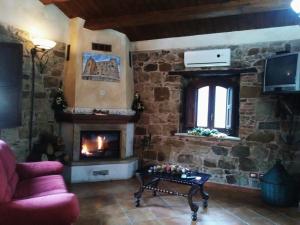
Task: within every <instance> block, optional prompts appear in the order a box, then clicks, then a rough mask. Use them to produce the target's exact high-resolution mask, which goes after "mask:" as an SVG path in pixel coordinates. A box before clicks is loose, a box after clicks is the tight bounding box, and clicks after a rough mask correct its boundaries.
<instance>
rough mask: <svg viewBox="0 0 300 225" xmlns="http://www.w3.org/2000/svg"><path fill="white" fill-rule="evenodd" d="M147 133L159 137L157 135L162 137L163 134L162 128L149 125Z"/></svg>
mask: <svg viewBox="0 0 300 225" xmlns="http://www.w3.org/2000/svg"><path fill="white" fill-rule="evenodd" d="M148 132H149V133H150V134H153V135H159V134H160V135H162V134H163V131H162V126H161V125H150V126H149V129H148Z"/></svg>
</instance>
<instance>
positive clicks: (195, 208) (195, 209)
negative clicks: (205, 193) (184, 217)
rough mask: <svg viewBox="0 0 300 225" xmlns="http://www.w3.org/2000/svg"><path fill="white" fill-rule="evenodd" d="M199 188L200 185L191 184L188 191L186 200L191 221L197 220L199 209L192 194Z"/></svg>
mask: <svg viewBox="0 0 300 225" xmlns="http://www.w3.org/2000/svg"><path fill="white" fill-rule="evenodd" d="M199 188H200V187H199V186H198V185H192V187H191V188H190V190H189V193H188V201H189V205H190V208H191V210H192V220H193V221H196V220H197V212H198V209H199V206H198V205H196V204H195V203H194V202H193V196H194V195H195V194H196V193H197V192H198V191H199Z"/></svg>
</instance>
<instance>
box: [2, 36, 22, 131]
mask: <svg viewBox="0 0 300 225" xmlns="http://www.w3.org/2000/svg"><path fill="white" fill-rule="evenodd" d="M22 61H23V47H22V45H21V44H18V43H6V42H0V129H2V128H11V127H17V126H20V125H21V94H22V93H21V89H22Z"/></svg>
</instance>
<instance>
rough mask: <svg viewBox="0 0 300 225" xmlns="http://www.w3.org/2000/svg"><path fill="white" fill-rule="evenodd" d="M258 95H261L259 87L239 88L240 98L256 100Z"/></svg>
mask: <svg viewBox="0 0 300 225" xmlns="http://www.w3.org/2000/svg"><path fill="white" fill-rule="evenodd" d="M260 93H261V87H252V86H251V87H250V86H241V87H240V97H241V98H257V97H259V96H260Z"/></svg>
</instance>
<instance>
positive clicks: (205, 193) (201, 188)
mask: <svg viewBox="0 0 300 225" xmlns="http://www.w3.org/2000/svg"><path fill="white" fill-rule="evenodd" d="M200 194H201V196H202V199H203V207H204V208H207V205H208V203H207V202H208V199H209V195H208V193H207V192H205V191H204V188H203V185H201V186H200Z"/></svg>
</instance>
